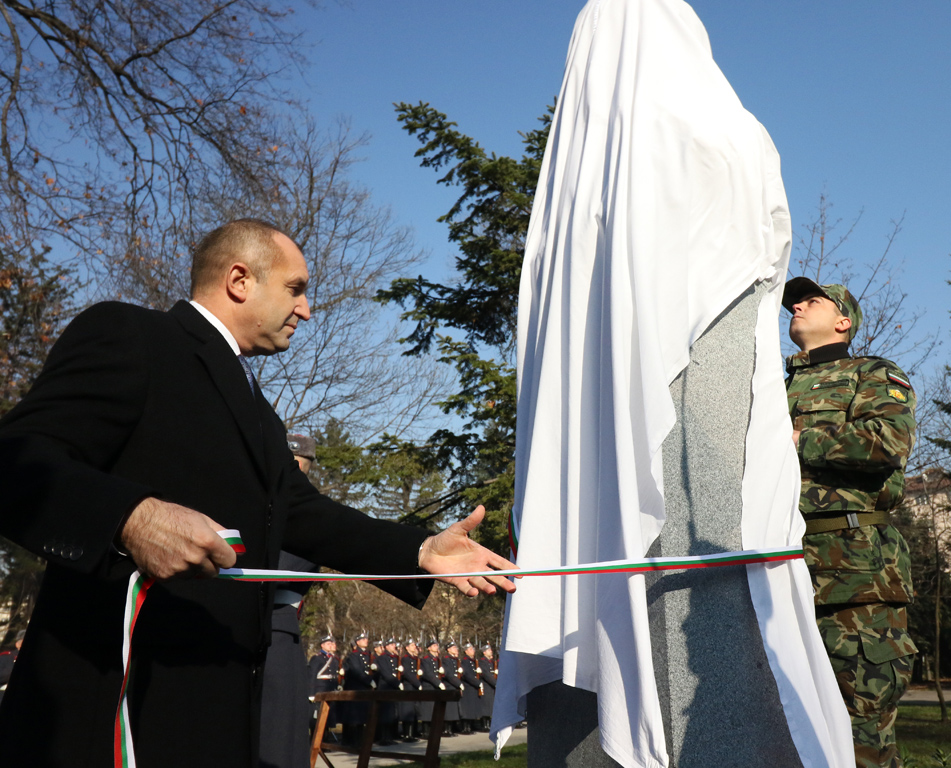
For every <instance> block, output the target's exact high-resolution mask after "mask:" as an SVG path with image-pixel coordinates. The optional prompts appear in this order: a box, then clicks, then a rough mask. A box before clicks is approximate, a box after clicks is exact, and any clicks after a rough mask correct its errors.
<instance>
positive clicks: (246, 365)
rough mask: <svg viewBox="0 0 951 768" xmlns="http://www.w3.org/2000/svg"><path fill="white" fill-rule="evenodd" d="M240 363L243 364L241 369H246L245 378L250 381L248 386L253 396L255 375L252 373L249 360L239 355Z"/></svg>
mask: <svg viewBox="0 0 951 768" xmlns="http://www.w3.org/2000/svg"><path fill="white" fill-rule="evenodd" d="M238 362H239V363H241V367H242V368H243V369H244V376H245V378H246V379H247V380H248V386H249V387H251V394H252V395H253V394H254V374H253V373H252V372H251V365H250V364H249V363H248V358H246V357H245V356H244V355H238Z"/></svg>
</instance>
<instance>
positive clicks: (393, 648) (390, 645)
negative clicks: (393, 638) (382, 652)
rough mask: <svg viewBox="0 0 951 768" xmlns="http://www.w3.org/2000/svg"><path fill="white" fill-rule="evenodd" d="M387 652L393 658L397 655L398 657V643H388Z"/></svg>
mask: <svg viewBox="0 0 951 768" xmlns="http://www.w3.org/2000/svg"><path fill="white" fill-rule="evenodd" d="M386 652H387V653H389V654H390V655H392V656H395V655H396V643H387V644H386Z"/></svg>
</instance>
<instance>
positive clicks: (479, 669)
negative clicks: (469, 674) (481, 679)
mask: <svg viewBox="0 0 951 768" xmlns="http://www.w3.org/2000/svg"><path fill="white" fill-rule="evenodd" d="M476 674H477V675H481V674H482V667H476Z"/></svg>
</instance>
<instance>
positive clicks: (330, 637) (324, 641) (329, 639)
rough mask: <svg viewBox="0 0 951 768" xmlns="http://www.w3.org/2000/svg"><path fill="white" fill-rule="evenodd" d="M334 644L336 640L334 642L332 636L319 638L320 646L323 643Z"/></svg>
mask: <svg viewBox="0 0 951 768" xmlns="http://www.w3.org/2000/svg"><path fill="white" fill-rule="evenodd" d="M335 642H336V640H334V636H333V635H324V636H323V637H322V638H320V644H321V645H323V644H324V643H335Z"/></svg>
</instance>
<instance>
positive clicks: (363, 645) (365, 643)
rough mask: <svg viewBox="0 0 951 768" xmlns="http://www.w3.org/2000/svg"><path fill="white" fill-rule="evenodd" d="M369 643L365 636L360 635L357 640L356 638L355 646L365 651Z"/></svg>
mask: <svg viewBox="0 0 951 768" xmlns="http://www.w3.org/2000/svg"><path fill="white" fill-rule="evenodd" d="M369 644H370V641H369V640H368V639H367V638H365V637H361V638H360V639H359V640H357V648H359V649H360V650H361V651H365V650H366V649H367V646H368V645H369Z"/></svg>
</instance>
